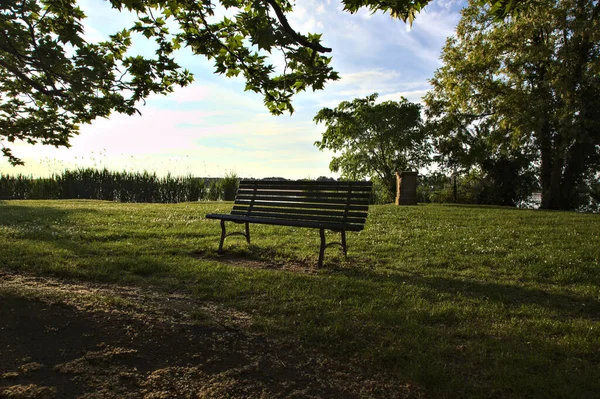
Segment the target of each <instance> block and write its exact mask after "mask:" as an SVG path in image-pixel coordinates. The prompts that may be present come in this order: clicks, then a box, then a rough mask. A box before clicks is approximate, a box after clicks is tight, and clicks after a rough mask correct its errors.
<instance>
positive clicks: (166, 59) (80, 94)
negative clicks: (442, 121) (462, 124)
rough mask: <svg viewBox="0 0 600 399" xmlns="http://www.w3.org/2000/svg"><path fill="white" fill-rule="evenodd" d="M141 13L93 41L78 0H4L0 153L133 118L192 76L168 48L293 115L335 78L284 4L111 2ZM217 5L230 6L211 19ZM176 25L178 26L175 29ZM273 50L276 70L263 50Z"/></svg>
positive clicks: (368, 0) (392, 4) (392, 8)
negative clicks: (236, 79)
mask: <svg viewBox="0 0 600 399" xmlns="http://www.w3.org/2000/svg"><path fill="white" fill-rule="evenodd" d="M429 1H430V0H342V3H343V5H344V10H345V11H348V12H350V13H354V12H356V11H358V10H359V9H360V8H362V7H367V8H368V9H370V10H371V11H373V12H374V11H377V10H380V11H384V12H389V14H390V15H391V16H392V17H394V18H399V19H402V20H404V21H408V22H412V20H413V19H414V17H415V15H416V14H417V13H418V12H419V11H420V10H421V9H422V8H423V7H424V6H425V5H426V4H428V3H429ZM485 1H491V0H485ZM109 2H110V4H111V6H112V7H113V8H115V9H117V10H129V11H132V12H134V13H135V14H136V15H137V20H136V21H133V22H132V25H131V26H124V27H123V29H122V30H119V31H118V32H115V33H114V34H112V35H110V37H109V38H108V39H107V40H105V41H102V42H99V43H89V42H87V41H86V40H85V39H84V28H83V23H84V21H85V18H86V16H85V14H84V12H83V11H82V10H81V8H80V7H78V6H77V2H76V0H4V1H2V3H1V4H0V147H1V148H0V149H1V150H2V152H3V154H4V155H5V156H7V157H8V159H9V161H10V162H11V163H13V164H19V163H21V161H20V159H19V158H17V157H16V156H14V155H13V154H12V152H11V149H10V148H9V147H8V144H9V143H12V142H14V141H15V140H23V141H26V142H29V143H31V144H35V143H42V144H49V145H53V146H69V140H70V138H71V137H72V136H73V135H76V134H77V133H78V129H79V126H80V125H81V124H84V123H90V122H91V121H92V120H94V119H95V118H98V117H108V116H109V115H110V114H111V113H112V112H120V113H126V114H133V113H136V112H139V111H138V105H139V103H140V102H143V101H144V99H145V98H147V97H148V96H149V95H150V94H152V93H161V94H165V93H169V92H171V91H172V90H173V89H174V87H176V86H185V85H187V84H189V83H190V82H191V81H192V75H191V74H190V72H189V71H187V70H185V69H182V68H181V67H180V66H179V65H178V64H177V62H176V60H175V56H174V51H175V50H177V49H179V48H181V47H188V48H190V49H191V50H192V51H193V53H194V54H198V55H202V56H205V57H207V58H209V59H211V60H213V61H214V68H215V72H217V73H220V74H225V75H226V76H228V77H231V76H238V75H242V76H243V77H244V79H245V81H246V90H251V91H255V92H257V93H260V94H262V95H263V97H264V103H265V105H266V107H267V108H268V109H269V110H270V111H271V112H272V113H273V114H280V113H282V112H285V111H289V112H292V111H293V107H292V100H291V99H292V97H293V95H294V94H296V93H298V92H299V91H302V90H306V89H309V88H310V89H313V90H319V89H322V88H323V86H324V84H325V83H326V82H327V81H331V80H336V79H338V74H337V73H336V72H335V71H333V69H332V68H331V67H330V66H329V63H330V61H331V58H330V57H327V56H326V55H325V54H327V53H329V52H330V51H331V49H329V48H326V47H324V46H322V45H321V36H320V35H319V34H311V33H308V34H302V33H298V32H296V31H295V30H294V29H293V27H292V26H290V24H289V22H288V20H287V15H288V14H289V13H290V12H291V11H292V9H293V6H292V3H291V2H290V1H288V0H213V1H211V0H206V1H196V0H109ZM530 2H531V0H521V1H515V0H510V1H509V0H500V1H499V2H496V1H495V2H494V4H495V6H494V7H495V10H496V12H497V15H498V18H503V16H504V15H507V14H508V13H511V12H515V10H516V12H519V10H520V8H522V7H521V5H522V4H529V3H530ZM218 4H220V5H222V6H223V7H225V8H227V9H234V10H236V12H237V13H236V15H235V17H233V18H227V17H223V18H222V19H220V20H216V18H215V7H216V6H217V5H218ZM173 27H175V28H173ZM134 33H139V34H142V35H144V36H145V37H146V38H148V39H151V40H154V41H155V42H156V54H155V56H154V57H148V56H143V55H136V54H131V52H130V50H131V47H132V34H134ZM276 50H279V51H281V53H282V54H283V57H284V61H285V65H286V68H285V71H284V72H283V73H281V74H278V73H277V72H276V71H275V68H274V67H273V66H272V64H271V63H270V61H269V57H268V54H270V53H271V52H273V51H276Z"/></svg>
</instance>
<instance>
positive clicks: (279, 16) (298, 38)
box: [263, 0, 331, 53]
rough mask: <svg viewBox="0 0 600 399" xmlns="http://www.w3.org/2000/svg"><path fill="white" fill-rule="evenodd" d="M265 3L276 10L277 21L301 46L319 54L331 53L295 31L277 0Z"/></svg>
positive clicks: (328, 49) (265, 0)
mask: <svg viewBox="0 0 600 399" xmlns="http://www.w3.org/2000/svg"><path fill="white" fill-rule="evenodd" d="M263 1H264V2H265V3H267V4H269V5H270V6H271V7H272V8H273V10H275V14H276V15H277V19H278V20H279V22H280V23H281V25H283V29H284V30H285V31H286V32H287V33H288V34H289V35H290V36H291V37H293V38H294V40H295V41H297V42H298V43H300V44H301V45H303V46H304V47H308V48H310V49H313V50H315V51H317V52H319V53H330V52H331V49H330V48H328V47H323V46H321V45H320V44H319V43H313V42H311V41H309V40H308V39H307V38H306V37H304V36H302V35H300V34H298V33H296V31H295V30H294V29H292V27H291V26H290V24H289V22H288V20H287V18H286V17H285V14H284V13H283V10H282V9H281V7H279V4H277V2H276V1H275V0H263Z"/></svg>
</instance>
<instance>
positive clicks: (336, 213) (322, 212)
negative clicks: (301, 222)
mask: <svg viewBox="0 0 600 399" xmlns="http://www.w3.org/2000/svg"><path fill="white" fill-rule="evenodd" d="M233 210H234V211H241V212H243V213H244V214H246V213H248V211H249V210H251V211H252V213H254V212H271V213H292V214H298V215H323V216H339V217H344V215H346V216H348V217H356V218H366V217H367V213H366V212H356V211H348V212H344V211H325V210H320V209H304V208H302V209H296V208H277V207H263V206H253V207H252V208H250V207H249V206H242V205H234V206H233Z"/></svg>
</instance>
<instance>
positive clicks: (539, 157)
mask: <svg viewBox="0 0 600 399" xmlns="http://www.w3.org/2000/svg"><path fill="white" fill-rule="evenodd" d="M539 4H540V7H538V8H534V9H532V10H531V11H530V12H529V13H527V15H523V16H521V17H520V18H514V19H510V20H508V21H506V23H505V24H502V25H498V24H494V23H493V22H494V20H495V19H494V18H495V16H494V13H493V10H490V9H489V8H488V7H484V8H481V7H479V6H478V5H477V4H476V3H473V2H472V3H471V4H470V5H469V7H468V8H466V9H465V10H463V17H462V19H461V21H460V23H459V25H458V27H457V35H456V37H452V38H450V39H448V41H447V44H446V46H445V48H444V51H443V56H442V58H443V61H444V66H443V67H442V68H440V69H439V70H438V71H436V73H435V76H434V79H433V80H432V81H431V83H432V86H433V91H432V92H430V93H429V94H428V96H427V97H426V103H427V114H428V116H429V117H430V118H431V126H430V128H431V129H432V130H434V131H435V132H436V134H437V142H436V146H437V148H438V150H439V151H440V153H441V159H440V161H441V162H442V163H443V164H445V165H446V166H447V167H449V168H450V169H453V170H454V171H455V172H456V171H457V169H461V168H462V169H463V170H465V171H468V170H470V169H471V167H473V166H479V167H480V168H481V169H483V170H484V171H486V172H487V173H490V172H492V171H494V170H495V167H494V164H498V163H499V162H500V163H501V164H503V165H504V166H507V167H509V168H510V169H512V170H513V172H512V173H510V174H507V175H506V176H505V180H504V181H505V182H506V184H505V185H506V186H507V185H510V184H513V183H512V182H513V178H511V175H512V176H513V177H518V178H521V176H524V177H525V178H524V181H521V182H519V185H520V186H527V185H528V184H529V183H528V182H529V181H530V177H529V175H530V174H531V172H532V169H531V168H535V172H536V174H537V176H538V178H539V179H540V184H541V191H542V207H544V208H560V209H574V208H577V207H578V206H579V204H580V201H581V198H580V196H579V195H578V194H577V190H576V187H578V186H580V185H581V184H582V183H583V182H585V181H586V179H587V177H588V176H593V175H594V174H595V173H596V172H597V171H598V170H600V111H599V110H600V69H599V68H600V67H599V66H600V30H599V29H597V22H598V16H599V13H600V4H598V2H595V1H592V0H561V1H558V2H554V1H549V0H548V1H540V2H539ZM486 162H488V163H489V164H490V165H489V166H486ZM496 177H497V178H502V176H496ZM534 187H535V186H533V185H529V188H530V189H533V188H534ZM515 196H516V195H510V196H509V197H515Z"/></svg>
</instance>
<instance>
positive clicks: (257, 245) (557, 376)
mask: <svg viewBox="0 0 600 399" xmlns="http://www.w3.org/2000/svg"><path fill="white" fill-rule="evenodd" d="M230 208H231V203H226V202H218V203H217V202H214V203H183V204H168V205H163V204H120V203H112V202H101V201H4V202H0V271H2V270H3V271H5V272H11V273H12V272H17V273H21V274H23V273H25V274H27V275H37V276H54V277H61V278H68V279H76V280H77V281H91V282H96V283H97V282H103V283H110V284H122V285H128V286H141V287H152V289H154V290H158V291H164V292H165V293H173V292H182V293H185V294H188V295H190V296H192V297H193V298H196V299H198V300H202V301H210V302H211V303H217V304H219V306H223V307H226V308H231V309H235V310H237V311H240V312H245V313H247V314H249V315H250V316H251V318H252V327H248V328H251V329H254V330H256V331H259V332H260V333H261V334H264V335H266V336H268V337H274V338H277V339H280V340H283V341H285V342H289V343H292V344H293V345H296V346H297V347H299V348H306V350H311V351H318V352H320V353H324V354H327V356H330V357H332V358H334V359H337V360H339V361H341V362H344V361H346V360H347V361H351V362H355V363H359V364H362V365H364V369H365V370H369V372H370V373H373V374H378V373H384V374H385V375H391V376H392V377H391V378H393V381H394V382H397V383H398V384H411V385H413V386H415V387H418V391H419V392H420V395H423V396H427V397H433V398H435V397H467V396H468V397H578V398H581V397H590V398H591V397H597V396H596V395H598V392H600V215H592V214H575V213H567V212H543V211H532V210H515V209H507V208H500V207H474V206H448V205H426V206H424V205H420V206H416V207H396V206H392V205H383V206H372V207H371V208H370V211H369V217H368V220H367V225H366V229H365V230H364V231H362V232H360V233H349V234H348V245H349V257H348V258H347V259H344V258H343V257H342V256H341V254H340V253H339V252H340V251H339V250H338V248H336V247H332V248H329V249H328V250H327V252H326V257H325V267H324V268H323V269H321V270H315V269H313V268H312V266H313V265H314V264H316V262H317V257H318V245H319V236H318V231H317V230H312V229H295V228H286V227H278V226H277V227H273V226H262V225H251V233H252V245H251V246H250V247H248V246H247V244H246V243H245V241H244V240H243V238H241V237H231V238H228V239H227V240H226V242H225V248H226V250H227V255H225V256H218V255H217V253H216V248H217V246H218V240H219V234H220V227H219V223H218V222H216V221H211V220H206V219H205V218H204V217H203V216H204V215H205V214H206V213H218V212H229V210H230ZM336 238H337V237H335V235H334V234H333V233H332V234H331V235H330V236H328V240H332V239H336ZM0 300H1V297H0ZM197 317H198V319H199V322H202V317H203V316H202V313H201V312H199V313H198V315H197ZM384 374H382V375H384Z"/></svg>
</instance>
